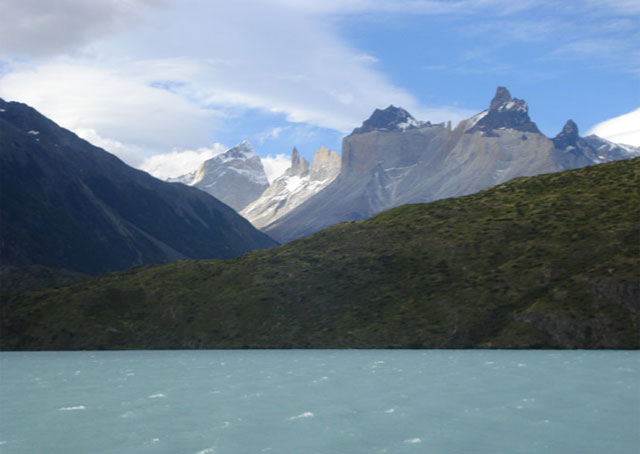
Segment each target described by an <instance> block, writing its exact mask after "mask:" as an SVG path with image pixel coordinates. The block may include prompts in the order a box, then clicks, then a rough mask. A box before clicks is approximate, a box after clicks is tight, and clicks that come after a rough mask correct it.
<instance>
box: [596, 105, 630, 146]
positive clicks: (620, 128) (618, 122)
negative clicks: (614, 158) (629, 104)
mask: <svg viewBox="0 0 640 454" xmlns="http://www.w3.org/2000/svg"><path fill="white" fill-rule="evenodd" d="M589 134H595V135H597V136H599V137H602V138H605V139H607V140H610V141H612V142H615V143H619V144H624V145H633V146H635V147H640V107H639V108H637V109H636V110H632V111H631V112H629V113H626V114H624V115H620V116H619V117H614V118H611V119H610V120H606V121H603V122H602V123H598V124H597V125H595V126H594V127H593V128H591V129H590V130H589V131H588V132H587V135H589Z"/></svg>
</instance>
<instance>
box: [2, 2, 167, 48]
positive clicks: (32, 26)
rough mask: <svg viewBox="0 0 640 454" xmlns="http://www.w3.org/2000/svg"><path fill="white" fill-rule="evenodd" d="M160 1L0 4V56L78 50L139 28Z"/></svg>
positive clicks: (160, 3) (159, 4)
mask: <svg viewBox="0 0 640 454" xmlns="http://www.w3.org/2000/svg"><path fill="white" fill-rule="evenodd" d="M162 4H163V1H161V0H56V1H42V0H0V17H2V18H3V20H2V27H0V56H2V55H5V56H10V57H15V56H20V57H24V56H43V55H52V54H59V53H66V52H70V51H74V50H78V49H81V48H82V47H83V46H85V45H86V44H89V43H91V42H93V41H94V40H96V39H99V38H102V37H104V36H106V35H109V34H112V33H114V32H117V31H119V30H122V29H125V28H127V27H132V26H134V25H136V24H139V22H140V17H141V15H142V14H144V13H145V8H144V7H148V6H153V7H158V6H161V5H162Z"/></svg>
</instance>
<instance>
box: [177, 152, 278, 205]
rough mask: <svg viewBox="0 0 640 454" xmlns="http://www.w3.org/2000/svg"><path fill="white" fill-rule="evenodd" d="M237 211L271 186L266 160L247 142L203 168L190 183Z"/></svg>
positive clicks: (218, 156) (213, 159) (209, 160)
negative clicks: (264, 163) (264, 162)
mask: <svg viewBox="0 0 640 454" xmlns="http://www.w3.org/2000/svg"><path fill="white" fill-rule="evenodd" d="M189 185H191V186H195V187H197V188H198V189H201V190H203V191H205V192H208V193H209V194H211V195H212V196H214V197H216V198H217V199H219V200H221V201H223V202H224V203H226V204H227V205H229V206H230V207H231V208H233V209H234V210H236V211H240V210H241V209H242V208H244V207H245V206H247V205H248V204H249V203H251V202H252V201H254V200H256V199H257V198H258V197H260V194H262V192H263V191H264V190H265V189H266V188H268V187H269V181H268V180H267V175H266V174H265V172H264V167H263V165H262V160H261V159H260V156H258V153H256V152H255V151H254V150H253V147H252V146H251V144H250V143H249V142H247V141H243V142H242V143H240V144H238V145H236V146H235V147H233V148H231V149H229V150H227V151H225V152H224V153H222V154H219V155H217V156H214V157H213V158H211V159H208V160H206V161H205V162H203V163H202V164H201V165H200V168H199V169H198V171H197V172H196V175H195V177H194V178H193V180H192V181H191V182H190V183H189Z"/></svg>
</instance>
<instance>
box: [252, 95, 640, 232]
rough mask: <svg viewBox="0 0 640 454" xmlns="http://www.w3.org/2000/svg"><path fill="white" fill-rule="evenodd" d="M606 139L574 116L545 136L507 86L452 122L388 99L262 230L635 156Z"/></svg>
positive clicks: (361, 215)
mask: <svg viewBox="0 0 640 454" xmlns="http://www.w3.org/2000/svg"><path fill="white" fill-rule="evenodd" d="M571 123H573V122H571ZM605 142H606V141H604V139H600V138H598V137H595V136H593V137H589V138H584V139H582V138H579V137H578V135H577V126H575V124H568V125H567V126H566V127H565V129H564V130H563V132H562V133H561V134H560V135H559V136H558V137H557V138H556V139H554V140H553V141H552V140H550V139H548V138H547V137H545V136H544V135H543V134H541V133H540V131H539V130H538V127H537V126H536V124H535V123H534V122H533V121H531V119H530V118H529V114H528V107H527V103H526V102H525V101H523V100H520V99H517V98H512V96H511V94H510V93H509V91H508V90H507V89H506V88H504V87H498V89H497V90H496V94H495V96H494V98H493V99H492V101H491V103H490V106H489V109H487V110H485V111H483V112H480V113H479V114H477V115H475V116H473V117H471V118H469V119H468V120H465V121H462V122H461V123H460V124H459V125H458V126H457V127H456V128H455V129H454V130H451V128H450V127H447V126H445V125H444V124H431V123H429V122H420V121H417V120H415V119H414V118H413V117H412V116H411V115H410V114H409V113H408V112H406V111H405V110H404V109H400V108H397V107H393V106H389V107H388V108H387V109H385V110H376V111H375V112H374V113H373V114H372V115H371V117H370V118H369V119H368V120H366V121H365V122H364V123H363V125H362V126H361V127H359V128H356V129H355V130H354V131H353V133H352V134H351V135H349V136H347V137H345V138H344V140H343V142H342V169H341V171H340V174H339V175H338V177H337V178H336V179H335V180H334V181H333V182H332V183H331V184H330V185H328V186H327V187H326V188H325V189H324V190H322V191H321V192H319V193H318V194H317V195H315V196H314V197H311V198H310V199H308V200H307V201H306V202H304V203H302V204H300V205H299V206H298V207H297V208H296V209H295V210H293V211H291V212H290V213H287V214H286V215H284V216H282V217H280V218H279V219H276V220H275V221H273V222H271V224H269V225H267V226H266V227H264V228H263V231H265V232H267V233H268V234H269V235H271V236H272V237H274V238H275V239H277V240H278V241H280V242H286V241H290V240H293V239H295V238H299V237H302V236H306V235H309V234H311V233H313V232H316V231H318V230H320V229H322V228H324V227H327V226H329V225H332V224H336V223H339V222H343V221H353V220H360V219H365V218H368V217H370V216H372V215H373V214H375V213H378V212H380V211H383V210H387V209H389V208H392V207H395V206H399V205H403V204H406V203H420V202H428V201H432V200H436V199H441V198H447V197H453V196H460V195H465V194H471V193H474V192H477V191H479V190H481V189H484V188H487V187H489V186H493V185H497V184H500V183H503V182H505V181H507V180H509V179H512V178H515V177H519V176H532V175H537V174H541V173H549V172H556V171H559V170H564V169H570V168H577V167H583V166H586V165H591V164H596V163H599V162H604V161H610V160H615V159H622V158H628V157H633V150H630V147H627V148H623V147H620V146H617V145H615V144H611V143H610V142H608V143H605ZM625 150H626V151H625Z"/></svg>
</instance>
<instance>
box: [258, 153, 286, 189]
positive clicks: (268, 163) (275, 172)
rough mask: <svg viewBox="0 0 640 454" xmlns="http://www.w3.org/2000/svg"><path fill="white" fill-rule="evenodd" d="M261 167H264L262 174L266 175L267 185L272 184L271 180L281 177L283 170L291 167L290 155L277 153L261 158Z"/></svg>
mask: <svg viewBox="0 0 640 454" xmlns="http://www.w3.org/2000/svg"><path fill="white" fill-rule="evenodd" d="M262 166H263V167H264V173H266V174H267V179H268V180H269V184H271V183H273V180H275V179H276V178H278V177H279V176H281V175H282V174H283V173H284V171H285V170H287V169H288V168H289V167H291V155H286V154H284V153H278V154H277V155H275V156H273V155H268V156H267V157H266V158H262Z"/></svg>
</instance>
